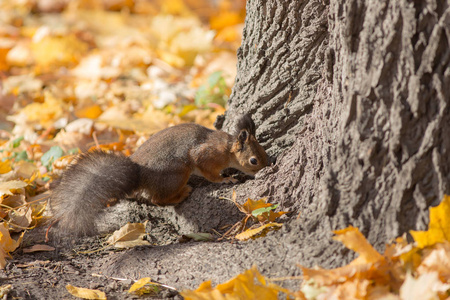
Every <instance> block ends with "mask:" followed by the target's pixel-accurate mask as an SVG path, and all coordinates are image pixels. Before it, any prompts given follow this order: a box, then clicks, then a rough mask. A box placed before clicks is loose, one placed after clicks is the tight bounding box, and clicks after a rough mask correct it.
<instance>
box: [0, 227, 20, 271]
mask: <svg viewBox="0 0 450 300" xmlns="http://www.w3.org/2000/svg"><path fill="white" fill-rule="evenodd" d="M23 235H24V232H22V234H21V235H20V237H19V238H18V239H17V240H13V239H12V238H11V235H10V234H9V230H8V228H7V227H6V225H5V223H3V222H2V223H0V268H1V269H4V268H5V266H6V256H7V255H8V254H9V252H12V251H14V250H16V249H17V247H19V245H20V243H21V242H22V238H23Z"/></svg>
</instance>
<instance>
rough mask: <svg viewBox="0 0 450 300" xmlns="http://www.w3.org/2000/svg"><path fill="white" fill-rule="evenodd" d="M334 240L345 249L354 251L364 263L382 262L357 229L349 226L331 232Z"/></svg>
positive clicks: (381, 257) (381, 258) (380, 256)
mask: <svg viewBox="0 0 450 300" xmlns="http://www.w3.org/2000/svg"><path fill="white" fill-rule="evenodd" d="M333 232H334V234H336V236H334V237H333V239H334V240H336V241H340V242H342V243H343V244H344V245H345V246H346V247H347V248H349V249H351V250H353V251H355V252H356V253H358V254H359V255H360V257H361V258H362V259H363V260H364V261H365V262H377V261H381V260H383V256H382V255H381V254H380V253H378V251H377V250H375V249H374V248H373V247H372V245H371V244H370V243H369V242H368V241H367V240H366V238H365V237H364V236H363V235H362V233H361V232H360V231H359V229H358V228H355V227H353V226H349V227H347V228H345V229H342V230H336V231H333Z"/></svg>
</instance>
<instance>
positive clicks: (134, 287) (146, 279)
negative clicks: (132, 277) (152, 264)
mask: <svg viewBox="0 0 450 300" xmlns="http://www.w3.org/2000/svg"><path fill="white" fill-rule="evenodd" d="M151 280H152V279H151V278H150V277H144V278H141V279H139V280H138V281H136V282H135V283H133V285H132V286H131V287H130V289H129V290H128V293H134V292H136V291H137V290H139V289H141V288H142V287H143V286H144V285H146V284H147V283H149V282H150V281H151Z"/></svg>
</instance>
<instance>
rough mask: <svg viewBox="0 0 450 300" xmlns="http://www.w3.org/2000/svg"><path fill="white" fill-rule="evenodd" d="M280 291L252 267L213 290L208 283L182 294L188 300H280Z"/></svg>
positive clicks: (209, 282)
mask: <svg viewBox="0 0 450 300" xmlns="http://www.w3.org/2000/svg"><path fill="white" fill-rule="evenodd" d="M279 290H280V288H279V287H278V286H276V285H274V284H270V283H267V281H266V279H265V278H264V276H262V275H261V274H260V273H259V272H258V270H257V269H256V267H252V268H251V269H249V270H246V271H245V272H244V273H242V274H239V275H237V276H236V277H234V278H233V279H231V280H230V281H228V282H225V283H222V284H219V285H218V286H217V287H216V288H211V281H206V282H204V283H202V284H201V285H200V286H199V288H198V289H197V290H195V291H182V292H181V293H180V294H181V296H183V297H184V298H185V299H186V300H209V299H211V300H216V299H217V300H218V299H227V300H239V299H258V300H272V299H273V300H275V299H278V292H279Z"/></svg>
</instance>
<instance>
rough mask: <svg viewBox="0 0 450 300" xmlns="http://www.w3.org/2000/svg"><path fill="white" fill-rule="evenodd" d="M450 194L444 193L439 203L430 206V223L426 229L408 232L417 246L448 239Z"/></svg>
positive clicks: (449, 233)
mask: <svg viewBox="0 0 450 300" xmlns="http://www.w3.org/2000/svg"><path fill="white" fill-rule="evenodd" d="M449 216H450V196H448V195H445V196H444V198H443V199H442V201H441V203H440V204H439V205H438V206H436V207H431V208H430V223H429V224H428V230H427V231H414V230H411V231H410V233H411V235H412V236H413V238H414V240H415V241H416V243H417V246H418V247H419V248H421V249H422V248H425V247H427V246H433V245H434V244H436V243H442V242H444V241H450V218H449Z"/></svg>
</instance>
